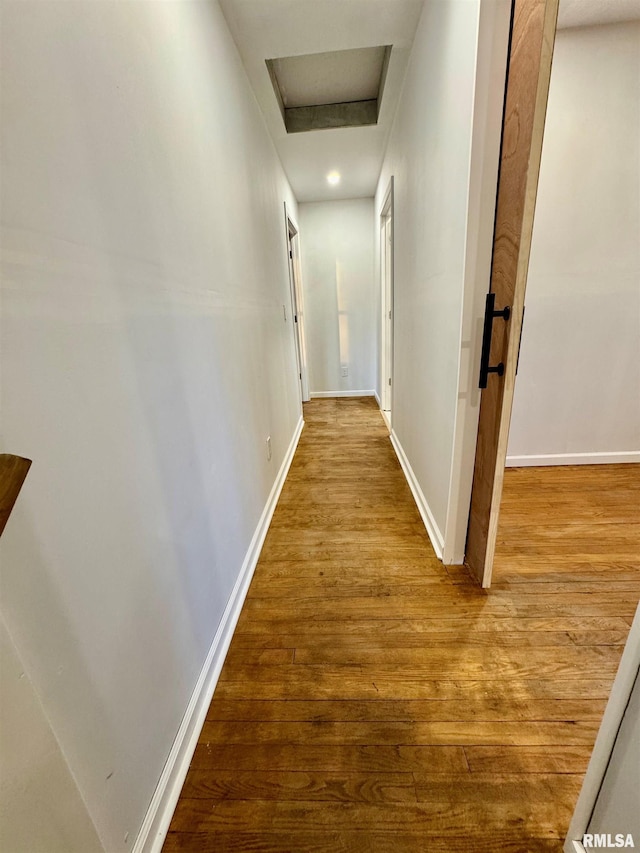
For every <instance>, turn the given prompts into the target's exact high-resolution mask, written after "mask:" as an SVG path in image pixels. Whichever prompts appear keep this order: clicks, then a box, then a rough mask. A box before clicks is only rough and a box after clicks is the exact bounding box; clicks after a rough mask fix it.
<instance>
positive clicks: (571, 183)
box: [467, 0, 640, 587]
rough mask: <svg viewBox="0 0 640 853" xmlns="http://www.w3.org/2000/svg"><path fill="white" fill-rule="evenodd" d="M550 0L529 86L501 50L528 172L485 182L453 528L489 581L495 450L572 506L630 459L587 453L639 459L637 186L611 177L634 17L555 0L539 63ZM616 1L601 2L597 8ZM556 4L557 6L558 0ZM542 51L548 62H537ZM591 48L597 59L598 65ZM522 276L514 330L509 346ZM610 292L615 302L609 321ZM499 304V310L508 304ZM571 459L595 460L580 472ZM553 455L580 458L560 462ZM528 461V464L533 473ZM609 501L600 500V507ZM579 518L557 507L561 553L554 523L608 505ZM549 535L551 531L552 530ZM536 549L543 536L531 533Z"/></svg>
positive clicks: (631, 173) (630, 74) (630, 77)
mask: <svg viewBox="0 0 640 853" xmlns="http://www.w3.org/2000/svg"><path fill="white" fill-rule="evenodd" d="M556 5H557V0H547V3H546V9H547V11H548V14H547V16H546V18H545V21H546V22H548V27H544V29H543V28H542V27H538V43H539V44H540V48H539V52H538V53H537V56H538V57H539V58H540V59H539V61H538V66H537V70H536V71H535V76H536V78H537V85H536V86H533V85H531V84H532V82H533V81H531V80H530V81H529V83H530V85H528V86H524V85H522V84H523V80H524V79H525V78H526V76H527V75H528V74H530V73H531V69H533V68H534V66H535V63H533V62H529V63H528V64H527V66H526V68H525V65H524V63H522V62H521V61H520V56H519V55H518V51H517V49H513V50H512V55H511V62H510V74H509V84H508V90H507V101H506V110H505V119H504V123H505V125H504V126H505V129H507V128H508V127H509V121H510V116H511V115H512V114H515V110H514V109H513V107H514V105H515V102H516V100H517V101H518V106H519V107H520V108H519V110H518V113H517V114H518V128H519V136H518V145H517V146H516V150H517V151H519V152H520V153H521V154H522V159H523V165H522V167H521V172H522V173H523V174H527V165H526V164H524V161H525V160H526V163H527V164H528V174H529V177H528V180H527V182H528V183H529V184H530V190H531V191H530V192H529V193H527V190H526V187H525V186H524V184H523V185H522V186H521V187H520V190H519V193H520V200H519V203H518V198H517V195H518V194H517V193H515V192H514V187H515V184H513V183H511V184H510V183H509V182H508V181H507V180H506V179H505V180H504V181H503V180H501V183H500V186H499V191H498V206H497V215H496V237H495V240H494V248H495V250H494V267H493V272H492V287H491V290H492V293H491V294H490V295H491V296H494V297H495V306H494V305H493V304H492V305H489V303H487V316H485V330H486V329H487V327H488V328H489V336H488V341H490V344H491V346H490V347H487V348H486V359H485V358H484V355H485V353H483V364H484V367H485V370H484V382H482V380H481V388H483V389H484V390H483V391H482V401H481V410H480V432H479V436H478V444H477V451H476V467H475V471H474V493H473V495H472V507H471V517H470V523H469V533H468V539H467V563H468V565H469V566H470V567H471V568H472V569H473V570H474V572H475V574H476V576H477V577H478V579H479V580H481V582H482V585H483V586H485V587H488V586H489V585H490V583H491V571H492V565H493V557H494V553H495V543H496V537H497V535H498V516H499V508H500V505H501V494H502V485H503V478H504V476H505V463H506V464H507V466H515V467H516V470H522V473H521V474H520V475H516V474H515V472H514V471H513V468H512V470H511V474H510V475H509V478H508V479H510V480H511V481H512V484H514V483H515V481H516V479H517V480H518V481H519V482H521V484H522V486H523V487H524V488H525V491H526V492H527V493H528V494H530V493H531V492H532V490H533V491H535V492H536V493H538V492H539V490H540V488H541V483H542V481H543V480H544V482H545V483H548V484H549V489H550V490H551V493H554V494H555V493H556V491H557V490H556V487H555V486H553V485H552V482H553V481H554V480H558V482H561V483H562V484H563V485H562V489H564V490H565V491H567V493H568V492H569V491H571V490H572V489H573V491H574V492H575V500H574V501H573V502H572V503H571V506H575V505H576V501H578V500H579V503H580V505H584V504H585V498H584V496H585V494H586V493H589V489H591V491H592V492H593V490H594V489H597V486H596V481H597V480H598V479H600V478H602V479H603V485H602V487H601V488H600V490H599V491H600V492H601V493H602V492H603V491H606V490H607V488H611V486H607V485H605V484H604V480H606V479H607V477H614V476H616V477H619V478H620V481H621V484H619V485H618V486H617V487H616V488H615V489H614V492H615V493H616V495H617V497H618V499H622V497H623V492H625V491H626V489H627V485H626V482H627V479H628V477H629V476H630V475H631V476H633V472H634V469H627V470H625V469H624V465H623V466H621V467H619V468H615V470H614V469H613V468H612V469H610V470H609V472H607V471H606V470H605V468H603V467H602V465H601V463H603V462H606V463H610V464H611V463H616V465H619V463H633V462H637V461H638V460H639V459H640V454H639V453H638V444H637V436H638V430H639V429H640V404H639V403H638V398H637V395H630V394H629V393H628V389H629V388H631V387H637V384H638V381H639V378H640V374H639V373H638V371H639V369H640V368H639V367H638V365H639V364H640V359H639V358H638V353H639V352H640V350H639V349H638V347H639V342H640V326H639V325H638V323H639V319H638V318H640V313H639V312H638V296H639V293H640V292H639V291H638V288H637V281H638V272H639V269H638V252H637V237H636V234H637V224H635V225H634V224H633V223H637V220H638V195H637V192H636V193H634V192H632V193H627V192H626V191H625V187H630V186H633V187H637V185H638V165H637V164H638V159H637V151H638V146H639V145H640V140H639V139H638V134H637V127H638V124H637V96H636V95H635V92H636V91H637V82H636V81H637V62H638V60H637V57H638V53H637V44H638V38H639V33H640V30H639V29H638V27H639V26H640V23H639V22H638V21H637V20H636V21H632V20H629V21H626V20H625V21H616V22H610V21H608V20H607V21H603V22H597V21H595V20H589V21H583V22H582V23H583V25H582V26H578V23H579V22H576V21H574V20H572V21H570V22H569V21H567V20H566V16H565V20H564V22H563V15H562V9H563V4H562V3H560V12H561V14H560V19H559V20H560V27H559V32H558V38H557V40H556V56H555V58H554V70H553V75H551V74H550V71H551V69H550V49H551V46H552V45H553V42H554V36H555V14H554V11H555V10H554V7H555V6H556ZM614 5H615V4H614V3H613V2H612V4H611V7H610V10H613V7H614ZM525 7H526V3H521V4H520V3H516V6H515V8H516V15H515V23H514V27H516V28H517V27H518V26H520V27H521V29H524V28H525V26H526V25H527V21H526V16H525V15H524V14H523V11H526V8H525ZM566 8H567V9H568V10H569V11H571V8H570V6H569V4H567V6H566ZM518 11H520V12H521V14H520V19H519V17H518ZM544 23H545V22H544V21H541V24H543V25H544ZM544 30H546V34H545V32H544ZM534 41H535V40H534V39H533V38H527V39H519V40H518V39H514V40H513V44H518V43H519V44H520V45H522V46H524V50H525V52H526V51H530V49H531V47H532V45H533V43H534ZM545 45H546V51H545ZM545 52H546V54H547V59H546V61H544V62H543V61H542V59H543V57H544V55H545ZM593 55H598V57H599V62H598V65H597V71H595V70H594V67H593V62H592V56H593ZM551 76H552V78H553V81H554V82H553V83H552V86H551V96H550V98H549V110H548V115H547V117H546V118H547V121H546V125H545V124H544V121H543V119H544V112H545V110H546V96H545V97H542V96H541V95H540V93H541V92H544V89H545V88H546V86H547V85H548V83H549V79H550V78H551ZM518 89H519V92H518V91H517V90H518ZM536 91H537V92H538V97H537V98H536V100H535V101H534V96H535V94H536ZM612 91H613V92H615V93H616V97H615V98H612V97H611V92H612ZM527 93H531V96H530V97H529V102H530V109H529V121H528V126H529V128H530V130H529V132H527V133H525V132H524V130H523V128H525V129H526V125H525V123H524V121H523V115H524V110H523V108H522V104H523V102H524V101H525V100H526V98H527ZM536 102H537V103H536ZM510 107H511V109H510ZM543 127H544V151H545V153H544V156H543V158H542V161H543V162H542V167H541V171H540V185H539V187H536V184H537V168H534V169H533V171H532V165H534V166H535V165H536V164H537V163H538V162H539V160H540V150H541V148H542V133H543ZM585 127H595V128H598V133H595V132H594V133H590V134H586V133H585V132H584V128H585ZM627 128H628V129H627ZM525 143H526V144H525ZM613 152H615V156H613ZM533 154H535V156H533ZM516 159H517V158H516V157H515V156H513V153H512V152H509V158H508V160H509V162H507V161H504V159H503V163H502V172H501V178H505V177H508V175H506V172H507V171H508V169H510V168H512V163H513V162H514V161H515V160H516ZM536 189H537V193H536ZM536 198H537V203H536V226H535V232H534V229H533V209H534V201H535V199H536ZM603 211H606V215H603ZM516 213H517V214H518V217H519V221H520V223H521V225H522V229H521V236H520V242H519V247H518V245H517V243H518V241H515V240H514V241H512V242H509V241H505V240H504V239H503V240H502V242H501V241H500V236H501V232H505V233H506V230H508V229H512V228H513V222H514V221H515V218H514V217H515V214H516ZM507 243H508V244H509V246H508V247H507V252H506V253H505V251H504V247H505V246H507ZM511 246H513V249H510V247H511ZM530 251H531V263H529V252H530ZM502 255H504V257H502ZM527 272H528V277H529V279H530V281H529V283H528V284H527ZM507 285H509V286H507ZM525 285H526V286H527V328H526V330H525V335H524V338H523V342H522V352H521V353H520V346H519V345H520V331H521V321H522V316H523V310H524V292H525ZM613 294H615V298H616V300H617V302H616V304H617V305H618V306H619V308H620V314H619V315H617V316H616V317H615V319H614V318H611V319H609V313H610V311H609V305H610V300H611V297H612V295H613ZM505 306H507V309H508V310H509V311H510V313H509V314H506V316H505ZM491 315H492V316H491ZM487 319H488V320H489V322H488V323H487ZM492 320H493V322H491V321H492ZM492 326H493V335H491V331H492ZM486 339H487V336H486V331H485V340H486ZM517 368H519V369H518V379H517V382H516V369H517ZM487 374H497V375H487ZM516 386H517V388H518V391H517V393H516V394H515V398H514V389H515V387H516ZM512 401H513V402H514V406H513V418H512V417H511V406H512ZM596 463H597V465H596ZM585 464H586V465H587V466H595V467H591V470H590V471H589V470H587V468H584V467H583V466H585ZM567 465H568V466H580V467H578V468H573V469H571V468H567V467H565V466H567ZM532 466H538V470H539V473H538V474H536V472H535V470H532ZM540 466H542V467H540ZM547 466H548V467H547ZM558 466H563V467H558ZM614 467H615V466H614ZM525 468H528V469H529V473H526V472H525V470H524V469H525ZM545 470H546V473H545ZM635 470H636V471H637V469H635ZM508 473H509V472H508ZM570 478H571V485H570V484H569V479H570ZM592 481H593V484H592V485H591V486H589V485H588V484H589V483H591V482H592ZM527 483H528V484H529V485H528V487H527ZM562 489H561V490H562ZM594 494H595V492H594ZM567 498H568V494H567ZM527 500H529V498H527ZM547 500H550V501H551V505H554V507H555V510H556V513H557V515H558V519H559V517H560V515H559V513H560V507H559V504H558V503H557V501H558V497H557V495H556V498H555V499H550V498H549V496H547ZM489 507H490V509H489ZM611 509H612V512H614V508H613V505H612V507H611ZM569 510H570V507H569V506H567V512H568V513H569ZM572 511H575V510H572ZM627 511H628V510H627V509H626V505H620V506H618V509H617V510H615V512H614V514H613V515H611V516H608V515H607V520H608V523H610V524H611V523H613V524H615V523H616V515H615V513H616V512H617V513H618V515H619V516H620V519H619V523H620V524H623V525H624V524H625V521H626V519H627ZM585 512H586V510H585ZM587 515H588V516H589V517H588V518H587V517H586V516H584V517H582V516H581V517H579V518H578V517H575V518H571V517H570V514H567V516H566V525H567V529H566V530H565V531H564V537H563V541H565V550H566V548H567V547H568V544H567V542H566V536H567V535H568V534H569V532H571V531H573V532H574V533H575V532H576V531H577V529H578V528H579V527H580V524H582V525H583V530H582V534H583V535H585V534H586V532H587V528H588V535H589V541H591V542H593V544H594V547H596V546H597V542H596V541H595V539H594V534H595V530H594V524H593V521H594V519H595V518H596V517H597V518H598V519H600V520H604V517H605V515H606V514H605V513H604V512H603V510H602V508H601V507H598V506H597V505H592V507H591V509H590V510H589V511H588V513H587ZM529 520H531V518H530V519H529ZM587 522H588V524H587ZM601 526H602V525H598V527H601ZM501 529H502V532H501V534H500V539H501V540H504V539H505V535H504V533H505V528H504V524H503V523H502V522H501ZM548 532H549V536H551V535H552V534H551V530H550V528H549V531H548ZM512 533H515V531H512ZM625 533H626V531H625ZM556 535H557V536H558V535H560V534H559V532H557V533H556ZM621 535H622V530H621ZM522 537H523V530H522V527H521V526H518V533H517V534H516V536H515V538H516V539H518V540H522ZM520 545H522V541H521V542H520ZM576 545H579V550H580V553H583V552H584V551H585V547H586V546H585V542H584V541H582V542H581V543H576ZM535 547H536V548H541V547H542V546H541V544H540V543H539V542H538V543H537V544H536V546H535ZM596 550H597V548H596ZM502 556H504V555H502Z"/></svg>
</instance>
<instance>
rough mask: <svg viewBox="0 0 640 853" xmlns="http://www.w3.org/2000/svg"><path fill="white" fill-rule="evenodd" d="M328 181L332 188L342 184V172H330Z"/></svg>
mask: <svg viewBox="0 0 640 853" xmlns="http://www.w3.org/2000/svg"><path fill="white" fill-rule="evenodd" d="M327 180H328V181H329V183H330V184H331V186H332V187H335V185H336V184H339V183H340V172H329V174H328V175H327Z"/></svg>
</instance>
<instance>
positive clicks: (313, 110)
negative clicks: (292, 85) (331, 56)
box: [265, 44, 393, 133]
mask: <svg viewBox="0 0 640 853" xmlns="http://www.w3.org/2000/svg"><path fill="white" fill-rule="evenodd" d="M374 46H375V47H383V48H384V55H383V59H382V66H381V70H380V81H379V83H378V94H377V96H376V97H375V98H371V99H368V100H356V101H342V102H340V103H335V104H315V105H314V104H312V105H309V106H300V107H287V106H285V104H284V101H283V99H282V93H281V91H280V85H279V82H278V77H277V74H276V69H275V63H276V62H278V61H279V60H280V59H286V58H288V57H274V58H273V59H265V64H266V66H267V71H268V72H269V77H270V78H271V85H272V86H273V91H274V93H275V96H276V101H277V103H278V107H279V109H280V114H281V115H282V120H283V122H284V126H285V128H286V131H287V133H305V132H307V131H310V130H326V129H331V128H341V127H365V126H367V125H372V124H377V123H378V118H379V116H380V106H381V104H382V94H383V92H384V84H385V82H386V79H387V71H388V69H389V60H390V58H391V48H392V47H393V45H390V44H386V45H374ZM346 52H347V51H345V53H346ZM309 55H310V56H313V55H314V54H309Z"/></svg>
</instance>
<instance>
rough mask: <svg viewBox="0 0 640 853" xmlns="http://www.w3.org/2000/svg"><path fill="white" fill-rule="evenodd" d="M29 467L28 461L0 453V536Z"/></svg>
mask: <svg viewBox="0 0 640 853" xmlns="http://www.w3.org/2000/svg"><path fill="white" fill-rule="evenodd" d="M30 467H31V460H30V459H23V458H22V456H13V455H12V454H11V453H0V536H1V535H2V531H3V530H4V528H5V525H6V523H7V521H8V520H9V516H10V515H11V510H12V509H13V506H14V504H15V502H16V500H17V498H18V494H19V493H20V489H21V488H22V484H23V483H24V481H25V477H26V476H27V474H28V472H29V468H30Z"/></svg>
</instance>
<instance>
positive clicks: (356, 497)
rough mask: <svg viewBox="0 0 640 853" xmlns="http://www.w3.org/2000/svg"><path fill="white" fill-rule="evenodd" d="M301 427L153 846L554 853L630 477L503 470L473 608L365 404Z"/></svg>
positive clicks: (597, 712) (626, 616)
mask: <svg viewBox="0 0 640 853" xmlns="http://www.w3.org/2000/svg"><path fill="white" fill-rule="evenodd" d="M305 420H306V424H307V425H306V427H305V429H304V431H303V434H302V437H301V440H300V444H299V447H298V451H297V453H296V457H295V459H294V461H293V464H292V468H291V472H292V475H291V476H290V477H289V478H288V479H287V482H286V483H285V486H284V489H283V492H282V496H281V499H280V503H279V506H278V508H277V510H276V512H275V514H274V517H273V521H272V525H271V528H270V531H269V533H268V535H267V539H266V541H265V546H264V549H263V552H262V556H261V558H260V562H259V564H258V567H257V569H256V573H255V576H254V580H253V582H252V585H251V588H250V590H249V594H248V597H247V601H246V604H245V607H244V609H243V612H242V615H241V617H240V620H239V623H238V627H237V630H236V633H235V635H234V638H233V641H232V643H231V647H230V650H229V654H228V656H227V660H226V662H225V665H224V668H223V671H222V674H221V677H220V680H219V682H218V687H217V689H216V692H215V695H214V698H213V701H212V703H211V706H210V708H209V711H208V714H207V720H206V723H205V725H204V728H203V730H202V732H201V734H200V738H199V742H198V746H197V748H196V751H195V754H194V756H193V760H192V763H191V768H190V770H189V773H188V776H187V779H186V782H185V786H184V789H183V794H182V798H181V800H180V802H179V805H178V807H177V809H176V813H175V815H174V819H173V822H172V825H171V830H170V832H169V834H168V836H167V839H166V843H165V848H164V849H165V851H167V853H177V852H178V851H180V853H186V851H189V853H195V851H198V853H202V851H204V853H206V851H210V852H211V853H214V851H215V853H220V852H221V851H222V853H225V851H234V853H237V851H261V853H292V851H296V853H305V851H313V853H319V851H331V853H334V851H349V853H354V851H355V853H358V851H362V853H372V851H373V853H376V851H377V853H389V851H391V850H392V851H393V853H403V851H405V853H418V851H419V853H424V851H425V850H428V851H430V853H432V852H433V853H444V851H447V853H452V851H453V853H457V851H460V853H462V851H469V850H473V851H474V853H495V851H496V850H500V851H504V853H524V851H528V853H536V851H540V853H550V851H554V853H558V851H560V849H561V840H562V838H563V837H564V833H565V832H566V829H567V826H568V822H569V818H570V815H571V813H572V811H573V807H574V804H575V800H576V798H577V794H578V791H579V788H580V785H581V782H582V777H583V774H584V772H585V770H586V767H587V763H588V760H589V756H590V753H591V749H592V746H593V743H594V740H595V736H596V733H597V730H598V726H599V723H600V719H601V717H602V713H603V710H604V707H605V703H606V699H607V696H608V694H609V691H610V689H611V684H612V682H613V678H614V675H615V671H616V667H617V665H618V662H619V659H620V655H621V652H622V646H623V644H624V642H625V640H626V637H627V634H628V630H629V624H630V620H631V617H632V616H633V612H634V609H635V604H636V602H637V600H638V597H639V595H640V563H639V561H638V553H639V552H640V548H639V547H638V546H639V542H638V533H637V531H636V529H635V528H634V527H633V526H632V525H633V522H634V520H635V519H634V511H635V512H636V513H637V506H638V502H637V496H638V476H637V475H638V471H637V469H633V470H632V469H631V466H620V467H611V468H609V467H603V466H599V467H598V468H597V470H595V471H594V470H592V469H591V468H587V467H586V466H580V467H579V468H576V469H575V470H574V471H572V472H567V470H566V469H562V470H559V469H551V468H546V469H544V471H539V470H537V469H533V468H529V469H526V472H524V473H523V472H522V471H520V470H513V471H507V478H506V492H505V507H504V512H503V516H502V527H501V530H500V536H499V537H498V539H499V544H498V552H497V557H496V582H495V584H494V587H493V589H492V590H491V591H490V592H488V593H487V592H486V591H483V590H481V589H480V588H479V587H478V586H477V585H476V583H475V581H474V580H472V578H471V577H470V575H469V573H468V571H467V570H465V569H464V568H463V567H445V566H443V565H442V564H441V563H440V562H439V561H438V560H437V559H436V558H435V555H434V554H433V551H432V549H431V546H430V545H429V542H428V539H427V538H426V536H425V535H424V528H422V527H421V524H420V519H419V516H418V511H417V509H416V507H415V504H414V502H413V498H412V497H411V493H410V491H409V489H408V487H407V484H406V481H405V479H404V476H403V474H402V471H401V470H400V467H399V465H398V464H397V462H396V460H395V455H394V453H393V450H392V448H391V446H390V443H389V439H388V436H387V432H386V430H385V428H384V425H383V422H382V419H381V417H380V414H379V412H378V411H377V409H376V407H375V404H374V403H373V401H370V400H367V399H362V398H360V399H358V400H349V399H341V400H314V401H313V402H312V403H309V404H306V405H305ZM332 446H333V447H338V448H339V451H340V452H339V461H338V462H336V461H332V450H331V448H332ZM352 447H353V453H351V452H350V449H351V448H352ZM365 457H366V459H367V461H368V463H369V464H367V466H366V472H367V473H366V475H365V476H364V477H361V476H360V471H361V470H363V468H362V463H363V460H364V459H365ZM320 459H321V460H322V462H323V464H322V465H319V464H315V463H314V460H315V462H317V461H318V460H320ZM376 459H379V460H380V463H381V464H380V465H378V466H376V465H375V464H372V463H373V462H374V461H375V460H376ZM312 463H314V464H312ZM336 466H338V467H339V468H340V470H339V472H337V473H336V472H335V471H334V469H335V467H336ZM598 477H602V481H603V483H605V484H606V488H605V492H606V499H605V500H604V501H603V502H602V504H600V503H599V495H600V491H599V490H598V489H597V487H596V485H595V484H596V482H597V478H598ZM555 478H558V480H560V481H561V486H559V487H558V488H557V489H556V488H555V486H554V480H555ZM583 482H587V483H588V485H587V486H586V487H585V488H582V483H583ZM555 493H558V494H561V495H562V500H561V501H558V502H555V501H554V498H553V495H554V494H555ZM571 493H573V494H575V495H576V501H575V502H573V501H572V500H571V498H570V494H571ZM529 494H533V495H535V496H537V498H538V500H537V502H535V503H534V506H533V509H530V508H529V507H528V505H527V495H529ZM541 495H547V496H549V500H548V501H545V500H543V499H542V497H541ZM549 504H550V505H551V509H552V511H550V506H549ZM618 512H619V513H620V517H622V518H624V519H625V521H626V522H629V523H628V525H627V528H628V529H627V534H626V536H625V535H624V533H623V531H622V530H621V529H620V530H617V533H616V536H613V537H611V539H610V540H609V541H610V542H611V547H612V548H614V549H615V553H620V554H625V555H626V556H625V558H624V560H620V562H618V561H617V559H616V558H615V556H612V554H611V553H607V551H606V548H605V545H606V542H607V536H606V531H605V528H607V527H611V528H613V527H617V526H618V521H617V513H618ZM592 519H597V525H596V526H597V530H593V529H591V528H590V526H589V525H590V521H591V520H592ZM623 526H624V525H623ZM569 528H572V529H573V531H574V534H575V535H574V536H571V537H567V536H565V535H562V534H561V533H560V532H559V531H561V532H564V531H566V530H568V529H569ZM514 530H517V534H518V536H519V537H520V542H519V544H518V546H517V547H516V546H515V545H514V543H513V542H512V540H511V533H510V532H509V531H514ZM592 542H593V543H594V544H595V552H594V553H592V552H591V551H590V545H591V543H592ZM553 543H556V544H557V547H556V549H555V550H554V548H553V547H552V545H553ZM632 553H634V554H635V557H631V554H632ZM529 555H530V556H529Z"/></svg>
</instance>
